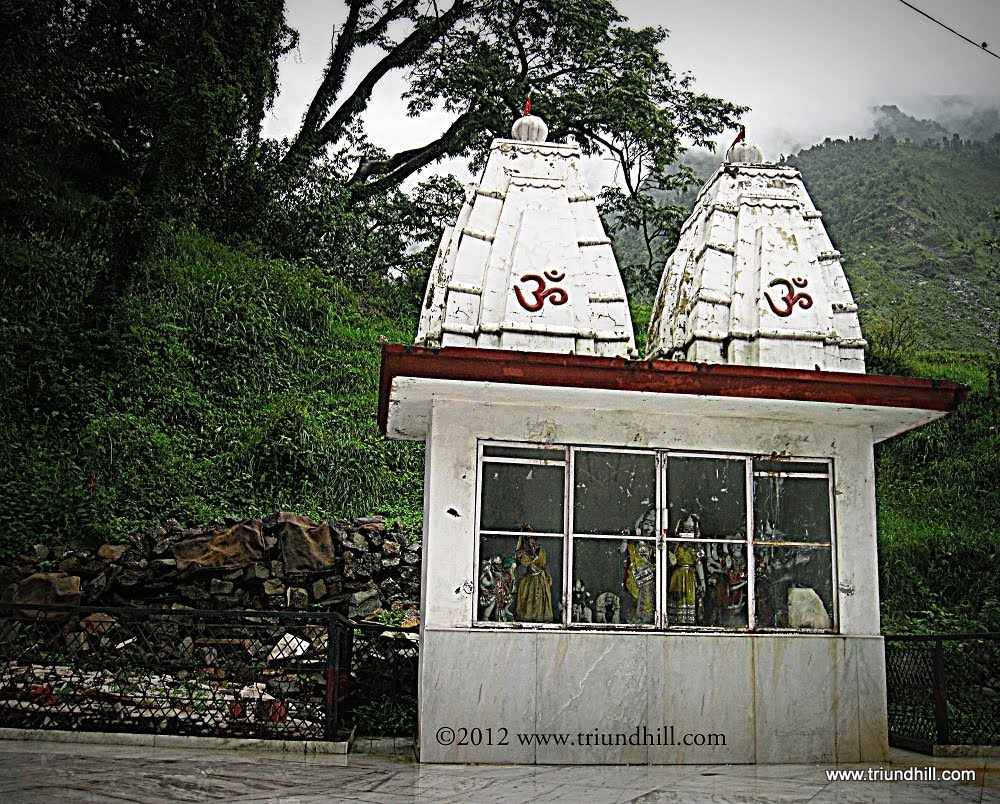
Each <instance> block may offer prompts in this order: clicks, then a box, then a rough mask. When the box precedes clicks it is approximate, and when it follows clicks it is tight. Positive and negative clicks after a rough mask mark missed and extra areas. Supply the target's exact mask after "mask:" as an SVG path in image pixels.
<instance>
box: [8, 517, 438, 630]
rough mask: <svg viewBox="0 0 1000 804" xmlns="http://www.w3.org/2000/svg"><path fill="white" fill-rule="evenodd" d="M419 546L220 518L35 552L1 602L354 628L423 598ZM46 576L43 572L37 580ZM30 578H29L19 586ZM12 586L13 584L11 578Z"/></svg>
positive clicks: (366, 534)
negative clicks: (347, 622) (331, 620)
mask: <svg viewBox="0 0 1000 804" xmlns="http://www.w3.org/2000/svg"><path fill="white" fill-rule="evenodd" d="M420 556H421V545H420V543H419V542H416V543H414V544H407V542H406V539H405V538H404V536H403V528H402V526H401V524H400V522H399V520H396V522H394V523H392V524H389V523H387V522H386V520H385V518H384V517H381V516H371V517H364V518H360V519H353V520H323V521H320V522H316V521H315V520H313V519H310V518H309V517H302V516H298V515H295V514H290V513H287V512H282V513H276V514H271V515H270V516H267V517H265V518H263V519H236V518H233V517H226V518H225V519H217V520H214V521H213V522H212V523H211V524H210V525H209V526H208V527H205V528H185V527H182V526H181V525H180V523H178V522H177V521H176V520H172V519H171V520H167V521H166V522H165V523H163V524H162V525H157V526H156V527H154V528H152V529H150V530H148V531H146V532H143V533H137V534H135V535H133V536H131V537H130V538H129V544H125V545H110V544H106V545H103V546H102V547H100V549H98V550H97V551H96V552H94V551H90V550H67V551H63V552H62V553H56V554H55V555H51V554H50V552H49V551H48V550H47V549H46V548H44V547H39V548H36V555H35V556H33V557H32V558H33V559H34V560H33V561H30V562H25V563H24V564H23V565H22V566H21V567H20V572H18V573H17V574H18V575H19V576H20V581H19V583H15V584H11V585H10V586H9V587H8V588H7V590H6V593H5V594H4V598H5V599H7V600H16V601H17V602H24V603H37V604H43V603H54V604H83V605H91V604H102V605H110V606H139V607H149V608H160V607H167V608H170V607H179V606H184V607H189V608H198V609H223V610H230V609H232V610H240V609H257V610H266V611H273V610H282V609H285V610H310V611H315V610H330V611H337V612H340V613H342V614H345V615H347V616H348V617H351V618H352V619H360V618H365V617H368V616H370V615H371V614H372V613H374V612H375V611H376V610H378V609H380V608H389V607H390V606H392V604H396V606H395V607H394V608H397V609H399V608H406V607H407V606H408V604H413V605H416V603H415V602H414V601H418V600H419V598H420V590H419V585H420ZM42 568H44V570H45V571H39V570H40V569H42ZM25 576H28V577H25ZM8 577H9V575H8Z"/></svg>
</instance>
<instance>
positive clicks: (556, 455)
mask: <svg viewBox="0 0 1000 804" xmlns="http://www.w3.org/2000/svg"><path fill="white" fill-rule="evenodd" d="M483 456H484V457H486V458H524V459H527V460H535V461H565V460H566V450H564V449H563V448H562V447H556V448H553V449H546V448H543V447H542V448H539V447H504V446H499V445H497V444H485V445H484V446H483Z"/></svg>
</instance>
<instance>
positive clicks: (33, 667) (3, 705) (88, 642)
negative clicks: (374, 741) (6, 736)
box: [0, 604, 416, 740]
mask: <svg viewBox="0 0 1000 804" xmlns="http://www.w3.org/2000/svg"><path fill="white" fill-rule="evenodd" d="M411 675H412V679H411V678H410V676H411ZM415 687H416V642H415V634H413V633H412V632H411V631H410V630H408V629H401V628H398V627H391V626H374V627H373V626H369V625H367V624H362V625H359V624H356V623H353V622H351V621H349V620H347V619H346V618H344V617H343V616H341V615H339V614H335V613H311V612H284V611H283V612H250V611H196V610H189V609H176V610H174V609H132V608H98V607H58V606H37V605H34V604H33V605H32V607H31V608H27V607H26V606H25V605H23V604H22V605H20V606H18V605H14V604H0V726H7V727H17V728H34V729H64V730H72V731H111V732H133V733H151V734H182V735H200V736H222V737H253V738H265V739H283V740H334V739H338V737H343V736H344V734H343V733H344V731H345V729H346V727H348V726H350V725H352V724H353V723H355V722H357V719H358V715H360V716H362V717H367V716H368V711H369V710H370V709H371V705H372V704H371V702H372V700H373V696H380V695H382V691H383V690H400V691H402V692H404V693H406V694H408V693H409V691H410V690H411V689H412V690H413V701H414V706H415V700H416V695H415ZM375 700H378V698H377V697H376V698H375ZM400 701H402V702H404V704H405V702H406V701H407V698H406V695H405V694H404V695H403V697H402V698H400ZM366 707H368V709H366ZM414 711H415V709H414ZM355 712H357V713H358V715H356V714H355Z"/></svg>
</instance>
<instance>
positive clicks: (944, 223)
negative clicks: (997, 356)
mask: <svg viewBox="0 0 1000 804" xmlns="http://www.w3.org/2000/svg"><path fill="white" fill-rule="evenodd" d="M787 161H788V164H791V165H794V166H795V167H797V168H798V169H799V170H800V171H801V172H802V176H803V179H804V181H805V184H806V187H807V188H808V190H809V192H810V194H811V195H812V198H813V201H814V202H815V203H816V205H817V206H818V207H819V208H820V209H821V210H822V211H823V222H824V224H825V225H826V228H827V231H828V232H829V233H830V237H831V239H832V240H833V243H834V246H835V247H836V248H837V249H839V250H840V251H841V253H842V254H843V257H842V261H843V265H844V270H845V271H846V273H847V277H848V280H849V281H850V283H851V288H852V290H853V292H854V297H855V299H856V301H857V303H858V306H859V308H860V310H861V316H862V322H863V323H864V322H867V321H871V320H873V319H878V318H886V317H888V316H890V315H891V314H892V313H893V312H894V311H896V310H898V309H900V308H907V309H909V310H910V311H911V312H912V314H913V316H914V317H915V318H916V320H917V321H918V323H919V325H920V336H919V337H920V342H921V345H923V346H924V347H926V348H929V349H958V350H981V349H985V348H987V347H988V346H989V344H990V328H991V324H990V319H991V316H992V315H993V313H994V312H995V311H996V310H998V309H1000V294H998V291H997V286H996V283H995V282H994V281H991V280H990V279H989V277H988V275H987V267H988V266H989V265H990V264H991V261H992V260H993V259H994V257H993V256H992V255H991V254H990V253H989V251H988V249H987V248H986V247H985V246H983V245H982V243H981V242H980V240H981V238H982V237H983V235H985V234H987V232H988V231H989V226H990V211H991V209H993V208H994V207H996V206H1000V137H997V138H994V139H993V140H992V141H991V142H973V141H959V140H955V139H949V140H948V144H947V145H945V144H944V143H943V142H941V141H937V142H933V141H931V142H928V143H925V144H920V145H918V144H915V143H912V142H906V141H904V142H899V141H896V140H894V139H891V138H882V137H875V138H873V139H851V140H848V141H844V140H833V141H831V140H826V141H825V142H824V143H823V144H821V145H817V146H814V147H812V148H809V149H807V150H805V151H802V152H801V153H799V154H797V155H795V156H793V157H790V158H789V159H788V160H787Z"/></svg>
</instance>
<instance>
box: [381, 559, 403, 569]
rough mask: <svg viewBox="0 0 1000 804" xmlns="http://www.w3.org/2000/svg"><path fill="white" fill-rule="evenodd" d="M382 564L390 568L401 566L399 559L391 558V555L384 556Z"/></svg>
mask: <svg viewBox="0 0 1000 804" xmlns="http://www.w3.org/2000/svg"><path fill="white" fill-rule="evenodd" d="M382 566H383V568H385V569H389V568H391V567H398V566H399V559H398V558H390V557H389V556H382Z"/></svg>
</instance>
